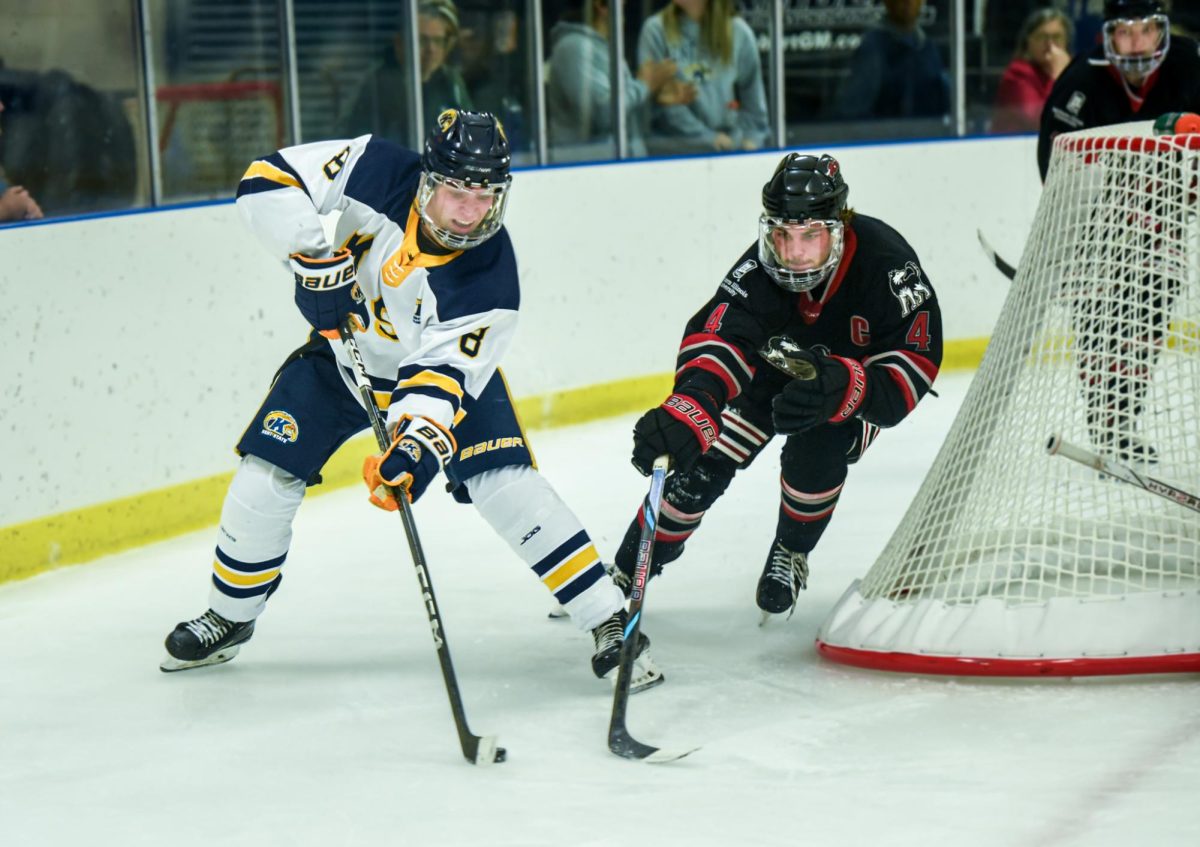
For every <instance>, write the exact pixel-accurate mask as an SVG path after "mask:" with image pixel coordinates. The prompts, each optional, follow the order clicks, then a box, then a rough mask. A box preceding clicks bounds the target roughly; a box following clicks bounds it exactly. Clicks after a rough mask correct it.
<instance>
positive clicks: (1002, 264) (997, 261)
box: [975, 229, 1017, 281]
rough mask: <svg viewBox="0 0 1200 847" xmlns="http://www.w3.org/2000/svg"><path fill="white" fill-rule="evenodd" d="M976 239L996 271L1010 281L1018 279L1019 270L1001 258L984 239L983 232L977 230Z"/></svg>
mask: <svg viewBox="0 0 1200 847" xmlns="http://www.w3.org/2000/svg"><path fill="white" fill-rule="evenodd" d="M975 237H976V238H978V239H979V246H980V247H982V248H983V252H984V253H986V254H987V257H988V259H989V260H990V261H991V263H992V264H993V265H995V266H996V270H998V271H1000V273H1002V274H1004V275H1005V276H1006V277H1008V279H1009V281H1012V280H1014V279H1016V278H1017V269H1016V268H1015V267H1013V266H1012V265H1010V264H1009V263H1008V262H1006V261H1004V259H1002V258H1000V255H999V254H998V253H997V252H996V250H995V248H993V247H992V245H991V244H989V243H988V240H987V239H986V238H985V237H984V235H983V230H981V229H977V230H975Z"/></svg>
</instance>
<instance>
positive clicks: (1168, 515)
mask: <svg viewBox="0 0 1200 847" xmlns="http://www.w3.org/2000/svg"><path fill="white" fill-rule="evenodd" d="M1198 162H1200V136H1194V135H1193V136H1175V137H1152V136H1150V135H1149V123H1146V124H1144V125H1143V124H1131V125H1123V126H1120V127H1109V128H1107V129H1105V130H1103V131H1088V132H1083V133H1072V134H1069V135H1064V136H1061V137H1060V138H1059V139H1058V140H1057V141H1056V144H1055V149H1054V157H1053V159H1052V162H1051V167H1050V171H1049V174H1048V176H1047V181H1046V186H1045V190H1044V193H1043V195H1042V199H1041V204H1040V206H1039V209H1038V214H1037V218H1036V220H1035V223H1034V226H1033V231H1032V234H1031V236H1030V240H1029V243H1028V246H1027V248H1026V252H1025V255H1024V257H1023V258H1022V261H1021V267H1020V270H1019V272H1018V274H1017V278H1016V280H1015V281H1014V284H1013V287H1012V290H1011V292H1010V294H1009V297H1008V299H1007V302H1006V303H1005V306H1004V310H1003V312H1002V314H1001V317H1000V320H999V322H998V324H997V326H996V330H995V333H994V335H993V337H992V339H991V343H990V344H989V347H988V350H987V353H986V355H985V357H984V360H983V363H982V365H981V367H980V370H979V373H978V374H977V375H976V377H975V380H974V381H973V383H972V386H971V390H970V392H969V393H968V395H967V397H966V399H965V401H964V403H963V406H962V409H961V410H960V412H959V414H958V417H957V418H956V420H955V423H954V426H953V427H952V429H951V431H950V434H949V435H948V436H947V439H946V443H945V444H944V445H943V447H942V449H941V452H940V453H939V455H938V457H937V460H936V461H935V463H934V466H933V468H932V469H931V471H930V473H929V475H928V477H927V478H926V480H925V482H924V484H923V485H922V487H921V489H920V492H919V493H918V495H917V497H916V499H915V500H914V502H913V504H912V506H911V507H910V508H909V511H908V513H907V514H906V515H905V517H904V519H903V521H902V522H901V525H900V527H899V529H898V530H897V531H896V533H895V535H894V536H893V538H892V539H891V541H890V542H889V544H888V546H887V548H886V549H885V550H884V552H883V554H882V555H881V556H880V558H879V560H878V561H877V562H876V563H875V565H874V567H872V569H871V571H870V572H869V573H868V574H867V576H866V577H865V578H864V579H863V580H862V581H861V583H859V584H857V585H856V587H852V589H851V591H850V592H848V593H847V596H846V597H845V598H843V601H842V603H841V604H839V607H838V608H837V609H835V611H834V613H833V614H832V616H831V617H830V619H829V621H827V622H826V625H825V627H824V628H823V630H822V636H821V638H822V641H823V642H824V643H827V644H834V645H836V644H842V645H844V646H846V647H849V648H852V649H866V650H872V649H874V650H888V651H901V652H903V651H913V652H917V653H923V654H938V653H942V654H945V655H948V656H966V655H968V652H969V651H971V650H973V651H975V652H978V653H980V654H982V655H984V656H991V657H1001V656H1012V657H1038V656H1046V655H1054V654H1056V653H1061V654H1065V655H1075V656H1079V655H1091V653H1090V652H1089V651H1091V650H1093V649H1096V645H1094V644H1087V643H1084V641H1085V639H1086V638H1088V637H1090V636H1087V635H1086V634H1085V633H1084V632H1082V631H1079V632H1070V631H1060V632H1057V633H1050V634H1049V636H1047V628H1048V627H1049V628H1053V627H1054V626H1056V623H1055V618H1053V617H1051V616H1049V615H1050V612H1051V611H1052V609H1054V608H1056V607H1063V606H1064V601H1066V604H1067V605H1070V604H1075V605H1078V604H1085V605H1086V604H1091V605H1090V606H1088V608H1089V609H1091V611H1089V612H1088V613H1087V614H1088V615H1089V616H1090V617H1089V618H1088V620H1089V621H1090V623H1088V625H1087V627H1085V628H1091V629H1100V630H1104V637H1103V638H1102V639H1101V640H1102V641H1103V642H1104V645H1105V646H1104V647H1103V648H1102V650H1101V652H1103V654H1104V655H1134V654H1139V655H1140V654H1149V653H1157V652H1162V651H1167V652H1184V653H1186V652H1188V651H1192V652H1197V653H1200V632H1198V631H1197V628H1198V625H1197V624H1195V623H1186V622H1185V624H1183V625H1181V626H1180V627H1179V631H1178V633H1177V637H1176V634H1175V633H1173V632H1171V631H1169V628H1170V624H1169V621H1170V620H1171V619H1172V618H1171V616H1172V615H1173V614H1176V613H1178V614H1180V615H1183V616H1185V617H1186V615H1189V614H1190V615H1193V616H1194V617H1195V618H1196V619H1198V620H1200V565H1198V563H1200V515H1198V514H1197V513H1196V512H1194V511H1189V510H1188V509H1186V508H1184V507H1182V506H1180V505H1178V504H1176V503H1173V502H1171V501H1169V500H1166V499H1163V498H1160V497H1155V496H1153V495H1151V494H1149V493H1147V492H1145V491H1144V490H1142V489H1140V488H1137V487H1134V486H1132V485H1129V484H1126V483H1123V482H1120V481H1117V480H1115V479H1113V478H1111V477H1107V476H1105V475H1103V474H1098V473H1097V472H1096V471H1094V470H1092V469H1090V468H1087V467H1084V466H1081V465H1079V464H1076V463H1074V462H1070V461H1068V460H1066V459H1063V458H1060V457H1054V456H1050V455H1048V454H1047V452H1046V449H1045V448H1046V443H1047V440H1048V437H1049V436H1050V435H1051V434H1056V433H1057V434H1061V436H1062V437H1063V439H1064V440H1066V441H1069V442H1073V443H1075V444H1078V445H1080V446H1082V447H1085V448H1087V449H1089V450H1092V451H1094V452H1096V453H1098V454H1101V455H1104V456H1106V457H1109V458H1113V459H1116V460H1117V461H1120V462H1122V463H1124V464H1127V465H1129V466H1130V467H1133V468H1135V469H1137V470H1139V471H1141V472H1143V473H1150V474H1152V475H1153V476H1155V477H1157V478H1159V479H1162V480H1164V481H1166V482H1169V483H1170V484H1171V485H1174V486H1176V487H1178V488H1181V489H1183V490H1185V491H1190V492H1194V493H1196V492H1200V444H1198V440H1200V420H1198V417H1200V415H1198V411H1200V355H1198V353H1200V225H1198V224H1197V177H1198V174H1200V167H1198ZM1134 595H1144V596H1147V597H1152V598H1154V601H1153V603H1151V604H1150V605H1149V606H1147V607H1146V610H1144V611H1139V612H1138V613H1137V614H1138V615H1150V616H1151V617H1155V616H1158V617H1160V618H1161V620H1160V621H1159V622H1158V624H1160V625H1162V628H1165V629H1166V630H1167V631H1163V632H1159V633H1155V634H1153V635H1151V636H1149V640H1148V642H1146V643H1143V641H1144V640H1145V639H1144V637H1143V635H1139V634H1136V633H1135V634H1132V635H1131V637H1130V640H1129V643H1127V644H1126V643H1123V642H1122V641H1121V635H1120V633H1119V632H1116V631H1113V628H1112V626H1109V624H1112V625H1114V626H1116V627H1117V628H1118V629H1119V627H1120V626H1121V625H1125V626H1129V627H1131V628H1134V629H1137V630H1139V631H1142V630H1144V629H1145V628H1146V627H1145V625H1144V622H1143V621H1141V619H1140V618H1139V619H1138V620H1137V621H1126V622H1124V623H1123V624H1122V622H1121V621H1120V620H1119V619H1117V618H1111V619H1110V618H1109V617H1106V616H1108V615H1110V614H1111V610H1112V609H1115V608H1117V606H1118V605H1119V604H1111V603H1108V604H1101V605H1096V601H1099V600H1103V599H1112V600H1119V599H1126V598H1130V597H1132V596H1134ZM1172 597H1181V598H1183V599H1182V603H1183V605H1182V606H1180V604H1174V605H1173V604H1171V603H1170V602H1169V601H1170V598H1172ZM1160 598H1166V600H1164V601H1163V602H1162V603H1160V602H1159V600H1160ZM1160 606H1162V607H1165V608H1167V609H1168V611H1166V612H1162V611H1155V609H1158V608H1159V607H1160ZM1022 609H1024V611H1021V610H1022ZM1105 609H1108V610H1110V611H1104V610H1105ZM931 610H932V611H931ZM885 613H886V614H885ZM1021 621H1027V622H1028V623H1021ZM1064 626H1066V628H1067V629H1068V630H1069V629H1070V626H1073V624H1064ZM989 628H992V629H993V630H994V631H991V632H990V634H989ZM905 632H907V634H905ZM1160 641H1161V642H1163V643H1162V644H1159V642H1160ZM967 643H969V644H970V645H971V646H970V648H968V647H967V646H966V645H967ZM1050 643H1054V644H1056V645H1057V646H1056V647H1054V648H1053V649H1048V648H1047V646H1046V645H1047V644H1050Z"/></svg>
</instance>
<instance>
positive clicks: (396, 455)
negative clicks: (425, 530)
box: [363, 415, 457, 512]
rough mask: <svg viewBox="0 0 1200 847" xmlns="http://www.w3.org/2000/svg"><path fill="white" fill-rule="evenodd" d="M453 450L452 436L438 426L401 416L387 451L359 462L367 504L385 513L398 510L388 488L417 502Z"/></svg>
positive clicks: (421, 419)
mask: <svg viewBox="0 0 1200 847" xmlns="http://www.w3.org/2000/svg"><path fill="white" fill-rule="evenodd" d="M456 449H457V445H456V444H455V441H454V436H453V435H451V434H450V432H449V431H448V430H445V429H442V427H441V425H440V424H436V423H434V422H433V421H431V420H429V419H428V418H414V417H412V416H410V415H404V416H403V417H402V418H401V419H400V424H399V426H397V427H396V437H395V439H394V440H393V441H392V444H391V446H390V447H388V449H387V451H386V452H384V453H380V454H378V455H375V456H368V457H367V458H366V459H364V460H363V481H364V482H366V483H367V488H368V489H369V490H370V492H371V497H370V499H371V503H373V504H374V505H376V506H378V507H379V508H381V509H384V510H386V511H389V512H394V511H396V510H397V509H399V508H400V504H399V503H397V502H396V498H395V497H394V496H392V494H393V491H389V490H388V487H389V486H390V487H391V488H392V489H393V490H395V491H403V492H404V493H405V495H406V496H407V497H408V502H410V503H415V502H417V499H418V498H419V497H420V496H421V495H422V494H424V493H425V489H426V488H428V487H429V483H430V482H431V481H432V480H433V478H434V477H435V476H437V473H438V471H439V470H441V469H442V467H443V466H444V465H445V464H446V462H448V461H450V457H451V456H453V455H454V451H455V450H456Z"/></svg>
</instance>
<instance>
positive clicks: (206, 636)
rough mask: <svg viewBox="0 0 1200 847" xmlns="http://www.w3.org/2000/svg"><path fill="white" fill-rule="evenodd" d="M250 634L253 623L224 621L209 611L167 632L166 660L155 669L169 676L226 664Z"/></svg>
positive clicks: (252, 630) (224, 619) (251, 633)
mask: <svg viewBox="0 0 1200 847" xmlns="http://www.w3.org/2000/svg"><path fill="white" fill-rule="evenodd" d="M253 634H254V621H243V622H237V621H231V620H227V619H226V618H223V617H221V616H220V615H218V614H217V613H216V612H214V611H213V610H212V609H209V610H208V611H207V612H205V613H204V614H203V615H201V616H200V617H198V618H196V619H195V620H190V621H184V622H183V623H181V624H179V625H178V626H176V627H175V629H174V630H172V631H171V634H170V635H168V636H167V640H166V646H167V657H166V658H165V659H163V661H162V663H161V664H160V665H159V668H160V669H161V670H163V671H166V672H168V673H169V672H171V671H183V670H187V669H188V668H199V667H203V666H204V665H219V664H221V663H222V662H228V661H229V660H230V659H232V658H233V657H234V656H236V655H237V654H238V650H240V649H241V645H242V644H244V643H246V642H247V641H249V640H250V636H251V635H253Z"/></svg>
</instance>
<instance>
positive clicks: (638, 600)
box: [608, 456, 691, 761]
mask: <svg viewBox="0 0 1200 847" xmlns="http://www.w3.org/2000/svg"><path fill="white" fill-rule="evenodd" d="M668 463H669V459H668V457H667V456H659V457H658V458H657V459H655V460H654V467H653V469H652V471H651V474H650V493H649V494H647V495H646V502H645V503H644V504H643V505H642V532H641V535H640V536H639V538H638V552H637V563H636V565H635V566H634V570H633V578H632V580H631V582H630V591H629V618H628V623H627V624H626V625H625V642H624V644H623V645H622V646H621V662H620V664H619V665H618V667H617V686H616V691H615V692H614V693H613V708H612V720H611V721H610V722H609V725H608V749H609V750H611V751H612V752H614V753H616V754H617V755H618V756H622V757H624V758H626V759H645V760H648V761H670V760H672V759H677V758H679V757H680V756H681V755H687V753H665V752H660V750H659V748H658V747H651V746H650V745H649V744H643V743H642V742H640V741H638V740H637V739H636V738H634V737H633V736H632V735H630V734H629V730H628V729H627V728H626V726H625V711H626V708H627V707H628V705H629V685H630V682H631V680H632V678H633V668H634V661H635V660H636V659H637V642H638V631H639V630H640V628H641V624H642V606H643V604H644V603H645V602H646V583H647V582H648V581H649V578H650V561H651V558H652V556H653V554H654V533H655V531H656V530H657V529H658V513H659V510H660V509H661V507H662V493H663V486H664V485H665V483H666V479H667V466H668ZM688 752H691V751H688ZM656 754H658V756H657V757H656Z"/></svg>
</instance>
